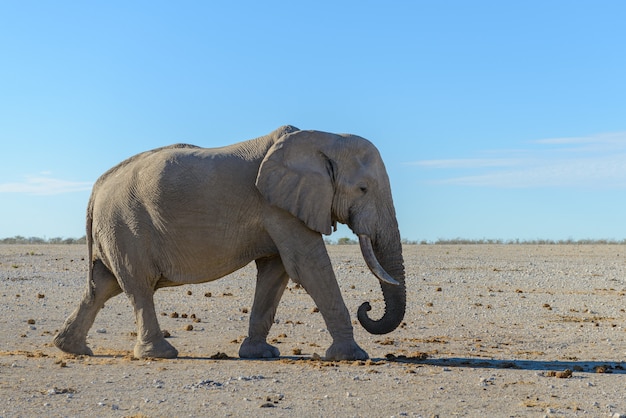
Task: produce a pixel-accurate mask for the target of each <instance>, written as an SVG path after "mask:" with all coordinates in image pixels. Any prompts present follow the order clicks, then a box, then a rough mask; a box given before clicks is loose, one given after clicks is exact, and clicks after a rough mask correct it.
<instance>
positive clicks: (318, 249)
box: [268, 213, 368, 360]
mask: <svg viewBox="0 0 626 418" xmlns="http://www.w3.org/2000/svg"><path fill="white" fill-rule="evenodd" d="M268 220H269V221H270V222H271V223H270V222H268V225H269V226H270V228H268V229H270V235H271V236H272V239H273V240H274V242H275V243H276V246H277V247H278V250H279V252H280V256H281V259H282V262H283V265H284V266H285V269H286V271H287V274H288V275H289V277H291V278H292V279H293V280H294V281H296V282H297V283H300V284H301V285H302V287H304V289H305V290H306V291H307V293H308V294H309V295H310V296H311V297H312V298H313V301H314V302H315V305H317V307H318V308H319V310H320V313H321V314H322V316H323V317H324V322H326V327H327V328H328V332H329V333H330V335H331V337H332V338H333V343H332V345H331V346H330V348H328V350H326V359H327V360H365V359H367V358H368V355H367V353H366V352H365V351H364V350H363V349H362V348H361V347H359V345H358V344H357V343H356V341H354V330H353V328H352V322H351V320H350V313H349V312H348V308H346V305H345V303H344V301H343V298H342V297H341V292H340V290H339V285H338V284H337V279H336V277H335V272H334V271H333V267H332V264H331V262H330V258H329V257H328V252H327V251H326V245H325V244H324V240H323V239H322V236H321V235H320V234H319V233H317V232H315V231H312V230H310V229H308V228H307V227H306V226H305V225H304V224H303V223H302V222H300V221H299V220H298V219H297V218H293V217H290V218H287V217H285V216H284V214H283V215H280V213H270V214H268ZM277 225H278V226H279V227H273V226H277Z"/></svg>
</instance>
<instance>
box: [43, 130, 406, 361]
mask: <svg viewBox="0 0 626 418" xmlns="http://www.w3.org/2000/svg"><path fill="white" fill-rule="evenodd" d="M337 222H341V223H344V224H347V225H348V226H349V227H350V228H351V229H352V231H353V232H354V233H355V234H357V235H358V237H359V242H360V245H361V250H362V253H363V256H364V259H365V261H366V263H367V265H368V266H369V268H370V270H371V271H372V272H373V273H374V274H375V275H376V276H377V277H378V278H379V280H380V282H381V287H382V292H383V295H384V300H385V312H384V314H383V316H382V317H381V318H380V319H378V320H374V319H371V318H370V317H369V316H368V314H367V311H369V310H370V309H371V307H370V305H369V303H368V302H365V303H363V304H362V305H361V306H360V307H359V309H358V313H357V317H358V319H359V321H360V323H361V325H362V326H363V327H364V328H365V329H366V330H367V331H369V332H370V333H373V334H384V333H388V332H391V331H393V330H394V329H395V328H396V327H397V326H398V325H399V324H400V322H401V321H402V319H403V317H404V313H405V305H406V294H405V284H404V281H405V280H404V264H403V259H402V248H401V243H400V234H399V231H398V224H397V221H396V216H395V210H394V206H393V202H392V196H391V189H390V185H389V179H388V177H387V173H386V170H385V167H384V164H383V161H382V159H381V157H380V155H379V153H378V150H377V149H376V148H375V147H374V145H372V144H371V143H370V142H369V141H367V140H365V139H363V138H361V137H358V136H354V135H336V134H331V133H326V132H320V131H301V130H299V129H297V128H295V127H293V126H283V127H281V128H279V129H277V130H276V131H274V132H272V133H270V134H269V135H266V136H263V137H260V138H257V139H253V140H249V141H245V142H241V143H237V144H234V145H230V146H226V147H222V148H213V149H211V148H200V147H196V146H192V145H185V144H177V145H172V146H168V147H163V148H158V149H155V150H152V151H147V152H144V153H141V154H138V155H136V156H134V157H131V158H129V159H127V160H125V161H123V162H122V163H120V164H119V165H117V166H115V167H113V168H112V169H110V170H109V171H107V172H106V173H104V174H103V175H102V176H101V177H100V178H99V179H98V180H97V182H96V183H95V185H94V187H93V192H92V194H91V197H90V199H89V204H88V209H87V241H88V244H87V245H88V251H89V277H88V283H87V289H86V291H85V293H84V295H83V298H82V300H81V302H80V304H79V306H78V308H76V310H75V311H74V312H73V313H72V314H71V315H70V316H69V317H68V318H67V320H66V321H65V323H64V325H63V327H62V329H61V330H60V331H59V333H58V334H57V335H56V336H55V338H54V344H55V345H56V346H57V347H58V348H60V349H61V350H63V351H65V352H68V353H74V354H86V355H92V351H91V349H90V348H89V347H88V346H87V342H86V337H87V332H88V331H89V329H90V328H91V326H92V325H93V322H94V320H95V317H96V315H97V313H98V311H99V310H100V309H101V308H102V307H103V306H104V303H105V302H106V301H107V300H108V299H110V298H111V297H113V296H115V295H118V294H120V293H121V292H124V293H125V294H126V295H127V296H128V297H129V299H130V301H131V303H132V305H133V308H134V311H135V316H136V322H137V343H136V345H135V348H134V355H135V357H138V358H141V357H164V358H172V357H176V356H177V355H178V351H177V350H176V349H175V348H174V347H173V346H172V345H171V344H170V343H169V342H167V341H166V340H165V338H164V337H163V334H162V331H161V329H160V327H159V324H158V321H157V316H156V313H155V306H154V300H153V295H154V292H155V291H156V290H157V289H159V288H162V287H167V286H177V285H182V284H189V283H203V282H207V281H212V280H216V279H218V278H220V277H223V276H225V275H227V274H229V273H231V272H234V271H235V270H238V269H239V268H241V267H243V266H245V265H247V264H248V263H249V262H251V261H253V260H254V261H255V262H256V266H257V270H258V272H257V281H256V290H255V295H254V302H253V306H252V309H251V312H250V324H249V333H248V336H247V338H246V339H245V340H244V341H243V343H242V345H241V347H240V350H239V356H240V357H242V358H270V357H278V356H279V351H278V349H277V348H276V347H273V346H271V345H269V344H268V343H267V342H266V337H267V335H268V332H269V330H270V327H271V326H272V323H273V322H274V315H275V313H276V308H277V305H278V302H279V301H280V298H281V296H282V294H283V292H284V290H285V287H286V285H287V282H288V280H289V278H291V279H292V280H293V281H294V282H296V283H299V284H301V286H302V287H303V288H304V289H305V290H306V291H307V293H308V294H309V295H310V296H311V297H312V298H313V301H314V302H315V304H316V305H317V307H318V309H319V311H320V312H321V314H322V316H323V318H324V321H325V323H326V326H327V328H328V331H329V333H330V335H331V337H332V340H333V342H332V344H331V346H330V348H328V350H327V351H326V358H327V359H366V358H367V353H366V352H365V351H364V350H363V349H361V348H360V347H359V346H358V345H357V343H356V342H355V340H354V336H353V328H352V324H351V321H350V315H349V313H348V310H347V308H346V306H345V304H344V301H343V299H342V296H341V293H340V291H339V286H338V284H337V280H336V278H335V274H334V272H333V269H332V265H331V262H330V259H329V256H328V253H327V250H326V246H325V243H324V240H323V238H322V234H330V233H331V231H332V228H333V227H335V228H336V225H337Z"/></svg>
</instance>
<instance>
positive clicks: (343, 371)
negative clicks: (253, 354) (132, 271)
mask: <svg viewBox="0 0 626 418" xmlns="http://www.w3.org/2000/svg"><path fill="white" fill-rule="evenodd" d="M329 252H330V255H331V257H332V260H333V263H334V266H335V271H336V273H337V276H338V280H339V283H340V286H341V288H342V292H343V295H344V298H345V300H346V304H347V305H348V309H349V310H350V312H351V314H352V315H353V316H354V317H355V315H356V309H357V307H358V306H359V305H360V304H361V303H362V302H363V301H365V300H369V301H370V302H372V306H373V307H374V310H373V314H375V315H376V314H380V313H381V310H380V309H381V308H382V297H381V293H380V289H379V287H378V284H377V281H376V279H375V278H374V277H373V276H372V275H371V274H370V273H369V272H368V271H367V268H366V267H365V264H364V262H363V261H362V258H361V256H360V253H359V249H358V246H330V247H329ZM85 257H86V248H85V247H84V246H80V245H34V246H29V245H0V283H1V289H0V309H2V315H0V335H1V336H2V338H1V346H0V393H1V394H2V403H1V405H0V417H20V416H24V417H29V416H36V415H45V416H87V415H89V416H95V415H97V416H103V417H107V416H110V417H187V416H192V417H195V416H208V415H212V416H252V415H254V416H303V417H304V416H320V417H325V416H332V415H335V416H367V417H369V416H380V417H385V416H386V417H390V416H396V417H400V416H424V417H430V416H434V415H439V416H440V417H444V416H470V417H471V416H476V417H479V416H481V417H482V416H507V417H508V416H514V417H518V416H529V417H535V416H593V417H619V416H622V415H624V414H626V376H625V374H626V370H625V368H626V363H625V362H624V361H625V360H626V332H625V330H626V328H625V327H626V312H625V308H626V303H625V301H626V246H624V245H545V246H539V245H409V246H406V247H405V251H404V257H405V261H406V270H407V290H408V296H407V297H408V305H407V315H406V317H405V322H404V323H403V324H402V326H401V327H400V328H398V329H397V330H396V331H394V332H392V333H391V334H387V335H384V336H374V335H369V334H367V333H366V332H365V331H364V330H363V329H362V328H361V327H360V326H359V325H358V324H357V323H356V322H355V335H356V339H357V342H358V343H359V344H360V345H361V346H362V347H363V348H364V349H365V350H366V351H367V352H368V353H369V354H370V356H371V357H372V359H371V360H368V361H364V362H363V361H359V362H325V361H323V360H322V359H320V356H323V355H324V352H325V350H326V348H327V347H328V346H329V344H330V337H329V335H328V332H327V331H326V329H325V326H324V322H323V320H322V317H321V315H320V314H319V313H318V312H316V309H315V306H314V304H313V302H312V300H311V299H310V297H309V296H308V295H307V294H306V293H305V292H304V290H302V289H301V288H299V287H298V286H296V285H295V284H293V283H290V284H289V287H288V289H287V291H286V292H285V295H284V296H283V299H282V301H281V304H280V306H279V310H278V313H277V318H276V324H275V325H274V326H273V328H272V331H271V333H270V339H271V340H272V341H273V343H274V344H275V345H277V346H278V347H279V348H280V350H281V355H282V357H281V358H280V359H279V360H271V361H261V360H240V359H238V358H237V351H238V347H239V344H240V343H241V341H242V339H243V338H244V336H245V335H246V332H247V325H248V320H249V309H250V306H251V302H252V297H253V293H254V283H255V269H254V267H253V265H250V266H248V267H246V268H244V269H242V270H240V271H238V272H236V273H234V274H232V275H230V276H228V277H226V278H224V279H221V280H218V281H215V282H212V283H206V284H202V285H193V286H181V287H176V288H168V289H162V290H159V291H158V292H157V294H156V304H157V312H159V313H160V315H161V316H160V323H161V327H162V328H163V329H164V330H166V331H167V332H168V333H169V334H170V340H169V341H170V342H171V343H172V344H173V345H174V346H176V347H177V348H178V350H179V352H180V357H179V358H177V359H173V360H157V359H142V360H138V359H135V358H133V357H132V348H133V344H134V340H135V338H136V334H135V326H134V316H133V313H132V309H131V307H130V304H129V301H128V299H127V298H126V297H125V296H124V295H120V296H117V297H116V298H114V299H112V300H110V301H109V302H108V303H107V305H106V307H105V308H104V309H103V310H102V312H101V313H100V315H99V316H98V318H97V319H96V322H95V324H94V326H93V328H92V330H91V332H90V334H89V337H88V342H89V344H90V346H91V347H92V348H93V350H94V354H95V355H94V356H93V357H81V356H71V355H66V354H64V353H61V352H60V351H58V350H57V349H56V348H55V347H53V346H52V345H51V340H52V336H53V335H54V333H55V332H56V330H58V329H59V328H60V327H61V325H62V323H63V321H64V320H65V318H66V317H67V315H69V313H70V312H71V311H72V310H73V309H74V308H75V306H76V304H77V303H78V301H79V299H80V297H81V294H82V292H83V290H84V288H85V281H86V278H85V277H86V272H87V262H86V260H85Z"/></svg>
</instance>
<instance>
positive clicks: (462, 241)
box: [324, 237, 626, 245]
mask: <svg viewBox="0 0 626 418" xmlns="http://www.w3.org/2000/svg"><path fill="white" fill-rule="evenodd" d="M324 241H325V242H326V244H327V245H354V244H358V243H359V242H358V241H356V240H354V239H352V238H345V237H344V238H339V239H338V240H337V241H333V240H331V239H329V238H326V239H325V240H324ZM402 244H404V245H477V244H501V245H516V244H519V245H576V244H577V245H584V244H596V245H602V244H607V245H608V244H613V245H616V244H618V245H624V244H626V239H622V240H616V239H573V238H568V239H565V240H552V239H531V240H520V239H509V240H504V239H490V238H483V239H466V238H452V239H448V238H439V239H437V240H435V241H427V240H421V241H415V240H410V239H406V238H403V239H402Z"/></svg>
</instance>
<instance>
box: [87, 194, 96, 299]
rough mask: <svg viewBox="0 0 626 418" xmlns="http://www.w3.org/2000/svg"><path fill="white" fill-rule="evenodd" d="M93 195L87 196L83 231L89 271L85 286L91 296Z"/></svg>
mask: <svg viewBox="0 0 626 418" xmlns="http://www.w3.org/2000/svg"><path fill="white" fill-rule="evenodd" d="M93 197H94V193H93V192H92V193H91V196H89V203H88V204H87V217H86V225H85V233H86V237H85V238H86V239H87V263H89V273H88V276H87V286H88V289H89V292H91V294H92V296H93V291H94V285H93V261H94V260H93V233H92V230H93V200H94V199H93Z"/></svg>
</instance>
